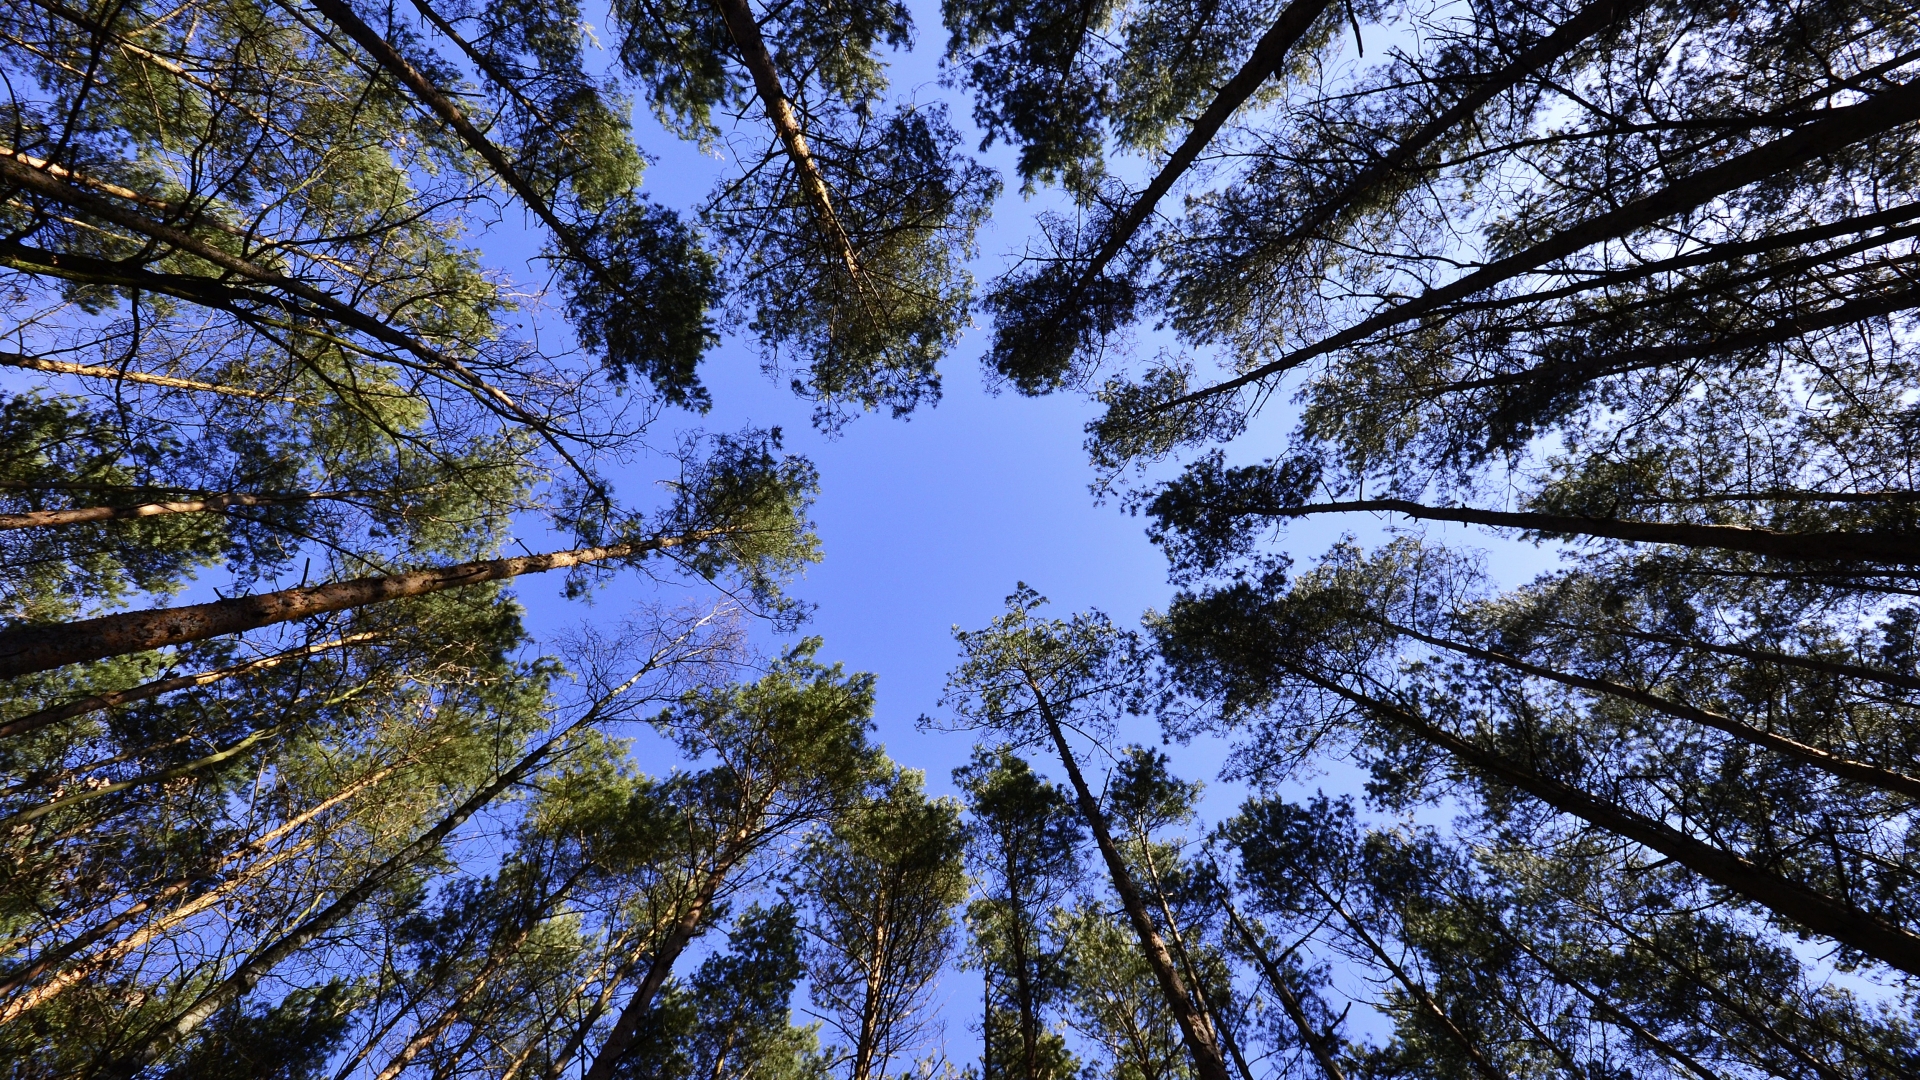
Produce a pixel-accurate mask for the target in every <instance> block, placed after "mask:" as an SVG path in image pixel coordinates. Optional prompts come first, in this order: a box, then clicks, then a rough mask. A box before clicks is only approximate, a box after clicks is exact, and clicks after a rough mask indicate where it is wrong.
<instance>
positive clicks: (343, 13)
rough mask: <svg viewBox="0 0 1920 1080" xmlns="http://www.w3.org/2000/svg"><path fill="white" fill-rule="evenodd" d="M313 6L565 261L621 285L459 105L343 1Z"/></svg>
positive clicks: (320, 0) (319, 1)
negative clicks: (502, 191) (439, 127)
mask: <svg viewBox="0 0 1920 1080" xmlns="http://www.w3.org/2000/svg"><path fill="white" fill-rule="evenodd" d="M313 6H314V8H315V9H316V10H318V11H319V12H320V14H322V15H324V16H326V18H327V21H328V22H331V23H332V24H333V25H335V26H337V27H339V28H340V29H341V30H342V31H344V32H345V33H346V35H347V36H348V37H350V38H352V39H353V40H354V43H355V44H357V45H359V46H360V47H361V48H363V49H365V50H367V52H368V54H370V55H371V56H372V57H373V58H374V60H376V61H377V62H378V63H379V64H380V66H381V68H383V69H384V70H385V71H386V72H387V73H388V74H389V75H392V76H393V77H394V78H395V79H397V80H399V81H400V83H401V84H402V85H404V86H405V87H406V88H407V89H408V90H410V91H412V92H413V96H414V97H415V98H417V99H418V100H419V101H420V103H421V104H422V105H425V106H426V107H427V108H428V109H429V110H431V111H432V112H433V114H434V115H435V116H437V117H439V118H440V120H441V122H442V123H444V124H446V125H447V126H448V127H449V128H452V129H453V132H454V134H456V135H458V136H460V141H461V142H464V143H466V144H467V147H468V149H470V150H472V151H473V152H474V153H476V154H478V155H480V159H481V160H482V161H485V162H486V163H487V167H488V168H490V169H492V170H493V173H494V175H495V176H498V177H499V178H500V181H501V182H502V183H504V184H506V185H507V187H509V188H511V189H512V190H513V193H514V194H515V195H517V196H519V197H520V201H521V202H522V203H524V204H525V205H526V207H527V209H529V210H531V211H533V213H534V216H536V217H538V218H539V219H540V221H541V223H542V224H544V225H546V227H547V229H548V231H550V232H552V233H553V236H554V239H555V240H557V241H558V242H559V243H560V245H561V246H562V247H564V248H565V249H566V251H567V254H568V255H569V256H571V257H573V258H574V259H577V260H579V262H580V263H581V264H582V265H584V266H586V267H587V268H588V269H590V270H592V271H593V273H594V275H595V276H596V277H599V278H600V279H601V280H602V281H605V282H606V283H607V284H608V286H610V287H618V286H619V285H620V284H621V282H620V281H619V280H618V279H616V278H615V277H614V276H613V274H612V273H611V272H609V271H608V270H607V267H606V264H605V263H603V262H601V261H600V259H599V257H597V256H595V255H594V254H593V252H592V251H590V250H588V248H587V246H586V244H584V243H582V242H581V239H580V235H579V233H577V232H575V231H574V229H573V226H571V225H569V224H567V223H566V222H564V221H561V220H560V216H559V215H558V214H557V213H555V212H554V209H553V206H552V205H551V204H550V203H549V202H548V201H547V198H546V197H545V196H544V195H542V194H541V193H540V192H538V191H536V190H534V187H533V185H532V184H531V183H529V182H528V181H527V179H526V178H525V177H524V176H521V175H520V171H519V170H518V169H516V168H515V167H514V165H513V162H511V161H508V160H507V155H506V154H505V153H504V152H503V151H502V150H501V149H500V148H499V147H498V146H495V145H494V143H493V140H491V139H489V138H487V136H486V135H485V133H483V132H482V131H481V130H480V129H479V128H477V127H474V126H473V122H472V121H471V120H468V119H467V114H466V113H465V112H464V111H463V110H462V109H461V108H460V106H459V104H458V103H456V102H455V101H454V100H453V99H452V98H450V97H448V96H447V94H446V93H445V91H442V90H441V89H440V88H439V87H438V86H435V85H434V84H433V81H432V80H431V79H428V78H427V77H426V75H425V74H424V73H423V72H421V70H420V69H419V68H417V67H415V66H414V65H413V64H412V63H411V62H409V61H408V60H407V58H406V57H404V56H401V55H400V51H399V50H398V49H395V48H394V47H393V45H392V43H390V42H388V41H387V39H386V38H384V37H382V36H380V34H379V33H378V32H377V31H375V30H374V29H373V27H371V26H368V25H367V24H366V22H365V20H363V19H361V18H360V16H359V15H357V14H355V13H354V10H353V8H352V7H350V6H349V5H348V4H346V3H345V0H313Z"/></svg>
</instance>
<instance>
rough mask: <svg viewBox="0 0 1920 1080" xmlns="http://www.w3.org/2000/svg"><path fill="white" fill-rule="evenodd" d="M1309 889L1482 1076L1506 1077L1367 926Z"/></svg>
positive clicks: (1322, 893) (1488, 1078)
mask: <svg viewBox="0 0 1920 1080" xmlns="http://www.w3.org/2000/svg"><path fill="white" fill-rule="evenodd" d="M1313 889H1314V891H1315V892H1317V893H1319V894H1320V898H1321V899H1323V900H1325V901H1326V902H1327V906H1328V907H1330V908H1332V909H1333V912H1334V914H1336V915H1338V916H1340V919H1341V921H1342V922H1344V923H1346V924H1347V929H1349V930H1351V931H1352V932H1353V935H1354V936H1355V937H1357V938H1359V939H1360V943H1361V944H1363V945H1365V946H1366V947H1367V951H1369V952H1371V953H1373V955H1374V958H1375V959H1377V960H1379V961H1380V963H1381V964H1382V965H1384V966H1385V967H1386V969H1387V970H1388V971H1389V972H1391V973H1392V975H1393V977H1394V979H1395V980H1396V981H1397V982H1399V984H1400V985H1401V986H1402V987H1403V988H1404V989H1405V990H1406V991H1407V993H1408V994H1410V995H1412V996H1413V999H1414V1000H1415V1001H1417V1002H1419V1003H1420V1007H1421V1008H1422V1009H1423V1010H1425V1012H1426V1014H1427V1016H1429V1017H1430V1018H1432V1019H1433V1021H1434V1022H1435V1023H1437V1024H1439V1025H1440V1026H1441V1028H1443V1029H1444V1030H1445V1031H1446V1033H1447V1035H1448V1037H1450V1038H1451V1039H1452V1040H1453V1041H1454V1044H1455V1045H1457V1046H1458V1047H1460V1051H1461V1053H1464V1054H1466V1055H1467V1060H1469V1061H1471V1062H1472V1063H1473V1067H1474V1070H1475V1071H1477V1072H1478V1073H1479V1074H1480V1075H1481V1076H1483V1077H1485V1078H1486V1080H1507V1075H1506V1074H1505V1073H1503V1072H1501V1071H1500V1070H1499V1069H1497V1068H1495V1067H1494V1064H1493V1062H1491V1061H1488V1060H1487V1055H1486V1054H1484V1053H1481V1051H1480V1047H1479V1046H1477V1045H1475V1044H1474V1041H1473V1040H1472V1039H1470V1038H1468V1037H1467V1033H1466V1032H1464V1031H1461V1030H1460V1025H1459V1024H1456V1023H1454V1022H1453V1017H1451V1016H1448V1015H1447V1010H1445V1009H1443V1008H1441V1007H1440V1003H1439V1002H1438V1001H1435V1000H1434V999H1433V995H1432V994H1430V993H1428V992H1427V988H1426V987H1424V986H1422V985H1420V984H1419V983H1418V982H1415V981H1414V978H1413V976H1411V975H1409V974H1407V969H1406V968H1404V967H1401V966H1400V964H1399V962H1398V961H1396V960H1395V959H1394V958H1393V956H1392V955H1391V954H1389V953H1388V952H1387V949H1386V946H1384V945H1382V944H1380V942H1379V941H1378V940H1377V939H1375V938H1374V936H1373V935H1372V934H1370V933H1368V932H1367V928H1366V927H1365V926H1363V925H1362V924H1361V922H1360V920H1359V919H1357V918H1355V917H1354V916H1353V914H1352V913H1351V912H1349V911H1347V909H1346V907H1345V906H1344V905H1342V904H1341V903H1340V901H1338V900H1336V899H1334V898H1333V895H1332V894H1330V893H1328V892H1327V891H1326V890H1325V889H1323V888H1321V887H1320V886H1319V885H1317V884H1316V885H1314V887H1313Z"/></svg>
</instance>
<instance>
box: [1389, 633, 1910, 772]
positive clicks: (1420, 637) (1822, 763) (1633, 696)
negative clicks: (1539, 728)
mask: <svg viewBox="0 0 1920 1080" xmlns="http://www.w3.org/2000/svg"><path fill="white" fill-rule="evenodd" d="M1363 618H1366V620H1367V621H1368V622H1371V623H1374V624H1376V625H1379V626H1382V627H1384V628H1386V629H1388V630H1391V631H1393V632H1394V633H1396V634H1402V635H1405V636H1406V637H1410V638H1413V639H1414V640H1415V641H1422V642H1425V643H1427V644H1428V645H1432V646H1434V647H1435V648H1440V649H1446V650H1448V651H1450V652H1456V653H1459V654H1461V655H1462V656H1471V657H1473V658H1475V659H1477V660H1486V661H1489V662H1492V663H1496V664H1500V665H1503V666H1505V667H1509V668H1512V669H1513V670H1515V671H1519V672H1524V673H1525V674H1528V675H1532V676H1535V677H1537V678H1542V679H1549V680H1551V681H1553V682H1557V683H1560V684H1561V685H1563V686H1573V687H1578V688H1579V689H1582V690H1591V691H1593V692H1595V693H1599V694H1608V695H1611V696H1613V697H1617V698H1620V699H1622V700H1624V701H1631V702H1633V703H1635V704H1637V705H1644V706H1646V707H1647V708H1649V709H1653V710H1654V711H1656V712H1661V713H1665V714H1666V715H1668V716H1672V717H1676V718H1678V719H1681V720H1688V721H1692V722H1693V723H1696V724H1699V725H1700V726H1701V727H1707V728H1712V729H1714V730H1715V731H1723V732H1726V733H1727V734H1728V735H1731V736H1733V737H1734V738H1736V739H1739V740H1740V741H1742V742H1744V743H1747V744H1748V745H1750V746H1758V747H1761V748H1763V749H1767V750H1774V751H1778V752H1779V753H1782V754H1787V755H1789V756H1791V757H1793V758H1795V759H1797V760H1800V761H1804V762H1806V763H1807V764H1809V765H1812V766H1814V767H1815V768H1817V769H1820V770H1822V771H1824V772H1827V773H1830V774H1832V775H1834V776H1837V777H1840V778H1841V779H1843V780H1851V781H1853V782H1855V783H1858V784H1866V785H1869V786H1871V787H1876V788H1879V789H1880V790H1882V791H1890V792H1893V793H1894V794H1897V795H1905V796H1907V797H1908V798H1915V799H1920V778H1916V777H1912V776H1908V775H1907V774H1905V773H1899V772H1894V771H1893V770H1891V769H1883V768H1880V767H1879V766H1878V765H1869V764H1867V763H1866V762H1864V761H1854V760H1852V759H1850V758H1844V757H1841V756H1839V755H1838V754H1834V753H1831V752H1830V751H1826V750H1822V749H1820V748H1819V747H1817V746H1809V745H1807V744H1806V743H1803V742H1800V741H1799V740H1797V739H1789V738H1787V737H1786V736H1784V735H1776V734H1774V733H1773V732H1770V731H1763V730H1761V729H1760V728H1756V727H1752V726H1750V725H1747V724H1743V723H1741V722H1739V721H1738V720H1735V719H1733V718H1732V717H1730V716H1725V715H1722V714H1720V713H1717V712H1710V711H1708V710H1706V709H1696V708H1694V707H1693V706H1691V705H1682V704H1680V703H1679V702H1677V701H1670V700H1668V699H1667V698H1664V697H1661V696H1659V695H1658V694H1651V693H1648V692H1647V691H1645V690H1636V689H1634V688H1633V687H1631V686H1623V685H1621V684H1619V683H1616V682H1609V681H1607V680H1605V679H1593V678H1588V677H1587V676H1584V675H1569V674H1566V673H1565V672H1560V671H1555V670H1553V669H1552V668H1547V667H1541V666H1540V665H1538V664H1531V663H1528V662H1527V661H1525V660H1522V659H1520V658H1518V657H1515V656H1509V655H1507V654H1506V653H1499V652H1493V651H1491V650H1488V649H1479V648H1475V647H1474V646H1472V645H1468V644H1466V643H1464V642H1459V641H1450V640H1448V639H1446V638H1439V637H1434V636H1432V635H1430V634H1423V633H1421V632H1420V631H1418V630H1415V629H1413V628H1412V627H1409V626H1402V625H1400V624H1399V623H1395V622H1390V621H1388V620H1386V619H1379V618H1374V617H1372V616H1363Z"/></svg>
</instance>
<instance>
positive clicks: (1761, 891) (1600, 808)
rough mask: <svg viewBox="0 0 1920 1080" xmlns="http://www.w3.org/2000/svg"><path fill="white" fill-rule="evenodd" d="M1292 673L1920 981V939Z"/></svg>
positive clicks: (1383, 705)
mask: <svg viewBox="0 0 1920 1080" xmlns="http://www.w3.org/2000/svg"><path fill="white" fill-rule="evenodd" d="M1290 670H1292V671H1293V672H1294V673H1295V674H1297V675H1298V676H1300V677H1301V678H1303V679H1305V680H1307V681H1308V682H1310V683H1312V684H1314V685H1315V686H1318V687H1320V688H1321V689H1323V690H1326V691H1327V692H1329V693H1332V694H1335V695H1337V696H1339V697H1342V698H1345V699H1347V700H1348V701H1351V702H1353V703H1354V704H1356V705H1359V706H1360V707H1361V708H1363V709H1366V710H1367V711H1368V712H1370V713H1372V714H1374V715H1375V716H1377V717H1379V718H1380V719H1382V720H1385V721H1386V722H1388V723H1390V724H1392V725H1394V726H1395V727H1398V728H1400V729H1401V730H1403V731H1405V732H1406V733H1408V734H1410V735H1413V736H1415V737H1416V738H1419V739H1422V740H1424V741H1426V742H1428V743H1431V744H1432V745H1434V746H1437V747H1439V748H1440V749H1443V750H1445V751H1447V752H1448V753H1449V754H1451V755H1453V757H1455V758H1456V759H1458V760H1459V761H1460V763H1461V764H1463V765H1466V766H1468V767H1469V768H1471V769H1473V770H1475V771H1477V772H1479V773H1481V774H1483V775H1485V776H1487V777H1488V778H1490V779H1493V780H1496V781H1498V782H1499V783H1501V784H1505V785H1508V786H1510V787H1513V788H1515V789H1517V790H1519V791H1524V792H1526V793H1527V794H1529V795H1531V796H1533V797H1534V798H1536V799H1539V800H1540V801H1541V802H1543V803H1546V804H1547V805H1548V806H1550V807H1552V808H1554V809H1555V810H1558V811H1559V812H1561V813H1563V814H1569V815H1571V816H1573V817H1577V818H1579V819H1581V820H1582V821H1586V822H1588V823H1589V824H1592V825H1595V826H1597V827H1599V828H1601V829H1604V830H1606V831H1608V832H1611V833H1613V834H1614V835H1616V836H1620V837H1623V838H1625V839H1627V840H1631V841H1633V842H1634V843H1637V844H1640V845H1642V846H1644V847H1646V848H1648V849H1649V850H1652V851H1655V852H1658V853H1659V854H1661V855H1663V856H1665V857H1667V858H1668V859H1671V860H1672V861H1674V862H1676V863H1678V864H1680V865H1681V866H1684V867H1686V868H1687V869H1689V870H1691V871H1693V872H1694V873H1696V874H1698V875H1700V876H1701V877H1703V878H1705V879H1706V880H1708V881H1710V882H1712V883H1713V884H1715V885H1718V886H1720V887H1721V888H1724V889H1726V890H1728V891H1730V892H1732V893H1734V894H1736V895H1738V896H1741V897H1744V898H1746V899H1747V900H1748V901H1751V902H1752V903H1755V904H1758V905H1759V906H1761V907H1764V908H1766V909H1767V910H1769V911H1772V912H1773V913H1775V914H1776V915H1779V916H1781V917H1782V918H1784V919H1787V920H1789V921H1792V922H1795V923H1798V924H1800V925H1801V926H1803V927H1805V928H1807V929H1808V930H1811V931H1812V932H1814V933H1816V934H1820V935H1822V936H1824V937H1828V938H1831V939H1833V940H1834V941H1837V942H1840V943H1841V944H1843V945H1847V946H1848V947H1850V948H1854V949H1858V950H1859V951H1860V952H1863V953H1865V954H1867V955H1868V956H1872V957H1875V958H1877V959H1879V960H1881V961H1883V962H1884V963H1886V964H1888V965H1890V966H1892V967H1895V968H1898V969H1899V970H1901V971H1904V972H1907V973H1908V974H1910V975H1920V936H1916V935H1915V934H1914V933H1913V932H1912V931H1910V930H1908V929H1906V928H1905V927H1902V926H1899V925H1896V924H1894V923H1891V922H1888V921H1887V920H1886V919H1883V918H1881V917H1880V916H1878V915H1875V914H1873V913H1872V912H1868V911H1862V910H1861V909H1859V908H1857V907H1854V906H1853V905H1852V904H1848V903H1846V902H1844V901H1841V900H1836V899H1834V898H1833V897H1831V896H1827V895H1826V894H1824V893H1820V892H1816V891H1815V890H1813V889H1810V888H1808V887H1806V886H1805V885H1802V884H1800V883H1799V882H1796V881H1791V880H1789V879H1787V878H1783V877H1781V876H1780V875H1778V874H1775V873H1772V872H1770V871H1767V870H1763V869H1761V868H1760V867H1758V866H1755V865H1754V864H1753V863H1750V862H1748V861H1747V860H1746V859H1743V858H1741V857H1740V856H1738V855H1735V854H1733V853H1732V852H1729V851H1725V850H1722V849H1720V848H1717V847H1714V846H1713V845H1711V844H1707V843H1703V842H1702V841H1699V840H1696V839H1694V838H1693V837H1691V836H1688V835H1687V834H1685V833H1683V832H1680V831H1679V830H1677V829H1674V828H1672V827H1670V826H1668V825H1666V824H1664V823H1662V822H1660V821H1656V820H1654V819H1653V818H1649V817H1647V816H1645V815H1644V814H1641V813H1639V812H1637V811H1634V810H1630V809H1628V808H1626V807H1624V806H1619V805H1617V804H1614V803H1610V802H1607V801H1605V800H1602V799H1599V798H1595V797H1594V796H1592V795H1589V794H1588V793H1586V792H1585V791H1582V790H1580V789H1579V788H1576V787H1573V786H1572V785H1570V784H1566V783H1563V782H1561V781H1559V780H1554V779H1550V778H1548V777H1545V776H1541V775H1539V774H1537V773H1535V772H1533V771H1531V770H1529V769H1526V768H1523V767H1521V766H1519V765H1517V764H1515V763H1514V762H1511V761H1508V760H1507V759H1505V758H1504V757H1502V756H1500V755H1498V754H1495V753H1492V752H1490V751H1488V750H1485V749H1482V748H1481V747H1479V746H1476V745H1474V744H1473V743H1471V742H1468V741H1467V740H1466V739H1463V738H1461V737H1460V736H1458V735H1455V734H1454V733H1453V732H1451V731H1447V730H1445V729H1444V728H1441V727H1438V726H1436V725H1434V724H1432V723H1430V722H1428V721H1426V720H1423V719H1421V718H1420V717H1418V716H1415V715H1414V714H1412V713H1409V712H1407V711H1405V710H1403V709H1400V708H1397V707H1395V706H1393V705H1390V704H1388V703H1387V702H1384V701H1381V700H1379V699H1377V698H1372V697H1368V696H1367V695H1365V694H1361V693H1358V692H1356V691H1353V690H1350V689H1348V688H1347V687H1345V686H1342V685H1341V684H1339V683H1337V682H1334V681H1333V680H1331V679H1327V678H1325V677H1323V676H1320V675H1317V674H1314V673H1313V672H1310V671H1307V670H1304V669H1302V668H1298V667H1291V666H1290Z"/></svg>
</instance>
